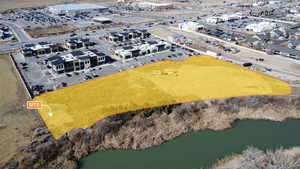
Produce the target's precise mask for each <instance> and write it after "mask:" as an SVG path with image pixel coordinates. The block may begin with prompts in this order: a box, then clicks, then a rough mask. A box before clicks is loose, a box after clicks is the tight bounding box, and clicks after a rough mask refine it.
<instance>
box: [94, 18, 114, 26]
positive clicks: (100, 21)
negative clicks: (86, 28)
mask: <svg viewBox="0 0 300 169" xmlns="http://www.w3.org/2000/svg"><path fill="white" fill-rule="evenodd" d="M93 21H94V22H99V23H102V24H109V23H112V20H111V19H109V18H106V17H95V18H93Z"/></svg>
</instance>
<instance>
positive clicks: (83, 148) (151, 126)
mask: <svg viewBox="0 0 300 169" xmlns="http://www.w3.org/2000/svg"><path fill="white" fill-rule="evenodd" d="M297 100H299V97H293V96H277V97H275V96H251V97H240V98H231V99H222V100H212V101H200V102H191V103H183V104H177V105H170V106H164V107H159V108H152V109H145V110H139V111H134V112H128V113H124V114H119V115H113V116H110V117H107V118H105V119H103V120H101V121H99V122H97V123H96V124H95V125H94V126H92V127H91V128H88V129H74V130H72V131H70V132H69V133H67V134H66V135H64V136H62V137H61V138H59V139H58V140H55V139H53V138H52V137H51V134H50V133H49V132H44V133H43V134H41V135H39V136H38V137H33V143H34V144H31V145H30V146H28V147H27V148H26V149H25V150H26V151H27V152H30V153H28V155H27V157H25V158H23V159H21V160H19V161H18V162H17V163H18V167H17V168H21V169H23V168H24V169H25V168H33V169H35V168H47V169H52V168H53V169H54V168H57V167H58V166H61V167H60V168H64V169H65V168H66V169H76V168H79V167H80V160H81V159H82V158H83V157H86V156H87V155H89V154H91V153H93V152H99V151H103V150H107V149H134V150H144V149H148V148H152V147H155V146H159V145H161V144H163V143H165V142H167V141H170V140H173V139H175V138H176V137H178V136H181V135H183V134H186V133H188V132H191V131H201V130H215V131H222V130H225V129H228V128H231V127H234V122H236V121H238V120H271V121H281V122H282V121H284V120H288V119H300V113H299V112H300V102H299V101H297ZM216 117H218V118H216ZM45 138H47V140H46V141H45ZM39 140H44V141H43V142H40V141H39ZM213 166H214V165H213ZM7 167H9V165H8V166H7Z"/></svg>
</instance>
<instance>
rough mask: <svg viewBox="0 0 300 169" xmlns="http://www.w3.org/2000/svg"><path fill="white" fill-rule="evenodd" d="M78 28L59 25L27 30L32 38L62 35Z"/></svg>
mask: <svg viewBox="0 0 300 169" xmlns="http://www.w3.org/2000/svg"><path fill="white" fill-rule="evenodd" d="M76 30H77V28H75V27H73V26H70V25H57V26H51V27H48V28H34V29H25V31H26V32H27V33H28V34H29V35H30V36H31V37H32V38H41V37H48V36H53V35H61V34H65V33H71V32H74V31H76Z"/></svg>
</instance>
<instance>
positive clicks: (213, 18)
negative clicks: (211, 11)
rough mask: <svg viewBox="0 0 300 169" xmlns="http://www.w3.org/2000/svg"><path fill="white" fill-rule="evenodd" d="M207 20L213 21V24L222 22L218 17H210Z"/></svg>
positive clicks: (208, 21)
mask: <svg viewBox="0 0 300 169" xmlns="http://www.w3.org/2000/svg"><path fill="white" fill-rule="evenodd" d="M206 22H207V23H211V24H217V23H220V22H221V20H220V18H218V17H209V18H206Z"/></svg>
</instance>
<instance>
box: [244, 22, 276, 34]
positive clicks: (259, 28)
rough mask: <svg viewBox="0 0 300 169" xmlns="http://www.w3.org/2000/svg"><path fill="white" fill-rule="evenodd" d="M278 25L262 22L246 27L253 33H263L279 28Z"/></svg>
mask: <svg viewBox="0 0 300 169" xmlns="http://www.w3.org/2000/svg"><path fill="white" fill-rule="evenodd" d="M277 27H278V25H277V24H276V23H272V22H260V23H252V24H249V25H247V26H246V28H245V29H246V30H247V31H252V32H256V33H257V32H263V31H267V30H272V29H275V28H277Z"/></svg>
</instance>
